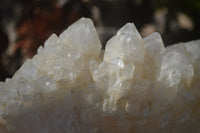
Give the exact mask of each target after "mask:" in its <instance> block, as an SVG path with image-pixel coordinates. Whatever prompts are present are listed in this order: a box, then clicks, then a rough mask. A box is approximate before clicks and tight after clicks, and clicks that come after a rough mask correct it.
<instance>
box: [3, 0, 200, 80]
mask: <svg viewBox="0 0 200 133" xmlns="http://www.w3.org/2000/svg"><path fill="white" fill-rule="evenodd" d="M82 16H84V17H90V18H92V19H93V21H94V23H95V26H96V28H97V32H98V34H99V36H100V39H101V41H102V44H103V47H105V44H106V41H107V40H108V39H109V38H110V37H112V36H113V35H114V34H115V33H116V31H117V30H118V29H119V28H120V27H122V26H123V25H124V24H126V23H127V22H134V24H135V25H136V27H137V28H138V31H139V32H140V33H141V35H142V37H145V36H147V35H149V34H151V33H152V32H155V31H157V32H159V33H160V34H161V36H162V38H163V41H164V43H165V45H166V46H167V45H169V44H174V43H177V42H185V41H190V40H194V39H199V38H200V0H181V1H180V0H0V81H4V80H5V78H6V77H12V75H13V74H14V72H15V71H16V70H17V69H18V68H19V67H20V65H21V64H22V63H23V62H24V61H25V59H27V58H31V57H32V56H34V55H35V54H36V52H37V48H38V47H39V46H40V45H43V43H44V41H45V40H46V39H47V38H48V37H49V36H50V35H51V34H52V33H56V34H57V35H59V34H60V33H61V32H62V31H63V30H64V29H66V28H67V27H68V26H69V25H70V24H72V23H73V22H74V21H76V20H78V19H79V18H80V17H82Z"/></svg>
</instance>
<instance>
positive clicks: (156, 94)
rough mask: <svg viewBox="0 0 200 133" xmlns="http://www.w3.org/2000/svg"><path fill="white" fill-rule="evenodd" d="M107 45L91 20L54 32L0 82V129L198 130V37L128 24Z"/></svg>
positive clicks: (72, 132)
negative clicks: (178, 37) (175, 36)
mask: <svg viewBox="0 0 200 133" xmlns="http://www.w3.org/2000/svg"><path fill="white" fill-rule="evenodd" d="M101 47H102V46H101V42H100V40H99V37H98V35H97V32H96V30H95V27H94V24H93V22H92V20H90V19H87V18H81V19H80V20H78V21H77V22H75V23H74V24H72V25H71V26H69V27H68V29H66V30H65V31H64V32H62V33H61V34H60V35H59V36H57V35H55V34H52V35H51V36H50V37H49V38H48V39H47V40H46V42H45V44H44V47H42V46H41V47H39V49H38V53H37V55H35V56H34V57H33V58H32V59H28V60H26V62H25V63H24V64H23V65H22V66H21V68H20V69H19V70H18V71H17V72H16V73H15V75H14V76H13V77H12V79H7V80H6V81H5V82H0V133H133V132H134V133H137V132H138V133H149V132H152V133H188V132H191V133H197V132H200V40H196V41H191V42H187V43H178V44H174V45H172V46H169V47H166V48H165V47H164V45H163V41H162V39H161V36H160V35H159V33H153V34H151V35H149V36H147V37H145V38H142V37H141V36H140V34H139V33H138V31H137V29H136V28H135V26H134V24H133V23H127V24H126V25H125V26H123V27H122V28H121V29H119V30H118V32H117V33H116V35H115V36H114V37H112V38H111V39H110V40H109V41H108V42H107V44H106V47H105V50H102V49H101Z"/></svg>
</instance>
